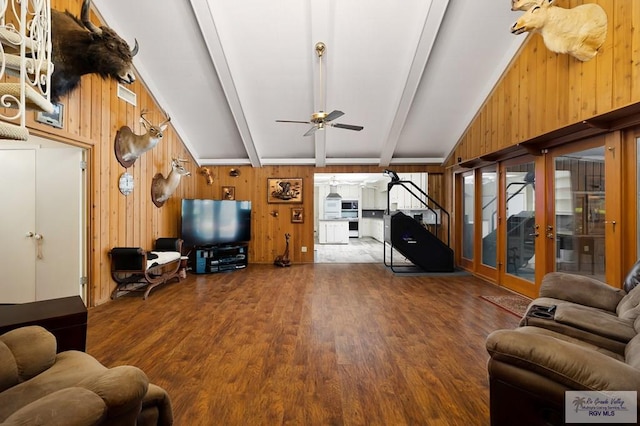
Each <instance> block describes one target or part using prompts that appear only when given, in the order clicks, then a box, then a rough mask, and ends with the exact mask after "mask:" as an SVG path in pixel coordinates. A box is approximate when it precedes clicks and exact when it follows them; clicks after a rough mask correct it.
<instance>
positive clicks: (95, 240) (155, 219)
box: [27, 0, 198, 305]
mask: <svg viewBox="0 0 640 426" xmlns="http://www.w3.org/2000/svg"><path fill="white" fill-rule="evenodd" d="M51 7H52V8H54V9H57V10H67V9H68V10H69V11H71V12H72V13H73V14H75V15H77V16H79V15H80V7H81V1H79V0H52V1H51ZM92 20H93V22H94V23H99V22H100V21H99V19H98V18H97V17H96V16H95V15H94V16H93V19H92ZM140 48H141V49H144V46H140ZM134 63H135V60H134ZM127 88H128V89H129V90H131V91H133V92H134V93H136V96H137V106H136V107H133V106H132V105H130V104H128V103H126V102H124V101H123V100H121V99H119V98H118V97H117V94H116V89H117V84H116V83H115V82H114V81H112V80H102V79H101V78H100V77H98V76H95V75H88V76H84V77H83V78H82V82H81V84H80V87H79V88H78V89H77V90H76V91H74V92H72V93H71V94H69V95H68V96H66V97H64V98H63V99H61V103H62V104H63V105H64V128H63V129H55V128H53V127H50V126H46V125H42V124H39V123H37V122H35V121H34V114H32V113H29V112H28V113H27V126H28V127H29V128H30V132H31V133H32V134H37V135H39V136H43V137H46V138H49V139H54V140H58V141H61V142H65V143H68V144H71V145H75V146H80V147H83V148H86V150H87V154H88V161H87V162H88V173H89V176H88V180H89V182H88V184H89V190H88V192H89V197H90V200H89V211H88V216H89V229H88V230H87V231H88V235H89V258H88V262H89V265H88V269H89V286H90V289H89V300H88V303H89V304H90V305H97V304H101V303H104V302H106V301H108V300H109V299H110V293H111V290H112V289H113V288H114V287H115V284H114V282H113V281H112V279H111V276H110V269H109V268H110V263H109V256H108V252H109V250H111V248H113V247H117V246H135V247H143V248H145V249H149V248H151V247H152V244H153V242H154V241H155V239H156V238H158V237H165V236H177V235H178V234H179V229H178V222H177V218H178V217H179V214H180V199H181V198H182V197H187V196H189V195H190V194H193V193H195V191H196V179H197V177H198V176H197V174H196V170H197V165H196V164H195V162H194V161H193V159H192V158H191V156H190V154H189V153H188V151H187V150H186V148H185V146H184V145H183V143H182V141H181V140H180V138H179V137H178V136H177V135H176V133H175V131H174V130H173V128H172V127H171V126H169V129H168V130H167V132H165V135H164V138H163V139H162V141H161V142H160V143H159V144H158V146H156V147H155V148H154V149H153V150H151V151H148V152H147V153H145V154H144V155H142V157H141V158H139V159H138V160H137V161H136V163H135V164H134V165H133V166H132V167H130V168H129V169H128V171H129V173H131V174H132V175H133V177H134V182H135V189H134V191H133V193H132V194H130V195H129V196H124V195H122V194H121V193H120V191H119V190H118V180H119V177H120V175H121V174H122V173H124V172H125V169H124V168H123V167H122V166H121V165H120V164H119V163H118V161H117V160H116V158H115V155H114V151H113V142H114V138H115V134H116V132H117V130H118V129H119V128H120V127H121V126H125V125H126V126H129V127H131V129H132V130H133V131H134V132H135V133H137V134H143V133H145V130H144V128H143V127H142V125H141V124H140V123H139V117H140V112H141V111H142V110H143V109H148V110H149V111H150V113H149V114H148V115H147V116H146V117H147V119H148V120H149V121H150V122H152V123H154V124H157V123H158V122H160V121H161V120H162V119H163V117H162V115H161V114H160V107H161V106H159V105H157V104H156V102H155V101H154V99H153V97H152V96H151V94H150V93H149V92H148V90H147V89H146V88H145V86H144V84H143V83H142V82H141V81H140V79H138V80H137V81H136V82H135V83H134V84H132V85H128V86H127ZM173 156H178V157H181V158H185V159H188V160H190V162H189V163H187V165H186V168H187V169H189V170H190V171H191V172H192V175H193V176H190V177H185V178H183V179H182V182H181V183H180V185H179V187H178V189H177V190H176V192H175V193H174V195H173V197H172V198H171V199H169V200H168V201H167V202H166V203H165V205H164V206H163V207H162V208H157V207H156V206H155V205H154V204H153V203H152V201H151V195H150V191H151V189H150V186H151V180H152V178H153V176H154V175H155V174H156V173H162V174H163V175H164V176H165V177H166V176H167V175H168V173H169V172H170V171H171V158H172V157H173Z"/></svg>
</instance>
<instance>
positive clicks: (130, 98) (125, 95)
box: [118, 83, 138, 106]
mask: <svg viewBox="0 0 640 426" xmlns="http://www.w3.org/2000/svg"><path fill="white" fill-rule="evenodd" d="M118 97H119V98H120V99H122V100H123V101H125V102H128V103H130V104H131V105H133V106H136V105H137V104H138V99H137V96H136V94H135V93H134V92H132V91H131V90H129V89H127V88H126V87H124V86H123V85H122V84H120V83H118Z"/></svg>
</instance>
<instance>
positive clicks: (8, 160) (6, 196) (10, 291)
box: [0, 147, 36, 303]
mask: <svg viewBox="0 0 640 426" xmlns="http://www.w3.org/2000/svg"><path fill="white" fill-rule="evenodd" d="M0 148H1V147H0ZM35 165H36V152H35V150H34V149H20V150H16V149H11V150H8V149H0V236H1V238H0V241H1V242H2V243H1V244H0V270H2V279H0V303H22V302H31V301H34V300H35V296H36V294H35V286H34V282H35V276H36V270H35V259H36V252H35V250H36V246H35V239H34V238H33V236H31V237H28V235H29V234H31V235H33V234H35V222H36V220H35V211H36V207H35V205H36V204H35V196H34V194H35V188H36V168H35Z"/></svg>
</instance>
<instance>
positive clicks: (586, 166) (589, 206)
mask: <svg viewBox="0 0 640 426" xmlns="http://www.w3.org/2000/svg"><path fill="white" fill-rule="evenodd" d="M622 157H623V155H622V144H621V141H620V137H619V134H618V133H616V132H614V133H612V134H610V135H607V136H600V137H595V138H591V139H589V140H587V141H584V142H582V143H579V144H573V145H571V146H567V147H562V148H558V149H556V150H553V151H551V152H550V153H549V154H548V155H547V158H546V176H547V178H548V180H549V184H550V185H549V191H548V193H547V196H548V198H549V200H548V202H549V209H548V211H549V213H548V215H547V218H546V227H545V230H544V241H545V247H544V250H545V252H546V263H547V267H546V268H547V269H548V270H554V271H560V272H569V273H573V274H580V275H585V276H590V277H593V278H596V279H599V280H601V281H607V282H612V283H613V282H619V278H620V266H619V265H620V262H619V261H620V259H621V256H622V244H623V241H624V233H623V231H624V225H625V224H624V223H623V221H621V217H622V198H623V194H622V193H623V191H622V188H623V185H624V184H625V182H622V172H621V170H622V167H623V164H622Z"/></svg>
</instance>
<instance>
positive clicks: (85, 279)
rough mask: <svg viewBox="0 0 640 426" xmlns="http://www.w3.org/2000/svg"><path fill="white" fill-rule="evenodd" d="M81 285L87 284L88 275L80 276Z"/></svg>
mask: <svg viewBox="0 0 640 426" xmlns="http://www.w3.org/2000/svg"><path fill="white" fill-rule="evenodd" d="M80 285H81V286H82V287H84V286H86V285H87V277H80Z"/></svg>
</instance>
